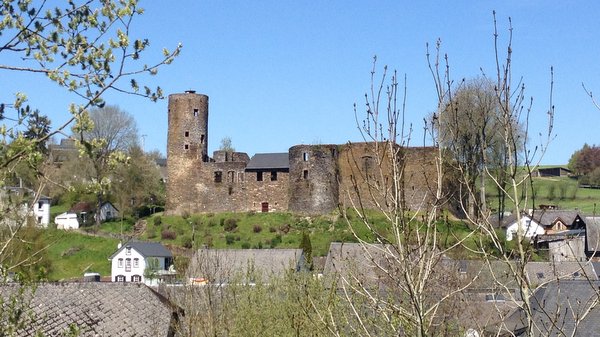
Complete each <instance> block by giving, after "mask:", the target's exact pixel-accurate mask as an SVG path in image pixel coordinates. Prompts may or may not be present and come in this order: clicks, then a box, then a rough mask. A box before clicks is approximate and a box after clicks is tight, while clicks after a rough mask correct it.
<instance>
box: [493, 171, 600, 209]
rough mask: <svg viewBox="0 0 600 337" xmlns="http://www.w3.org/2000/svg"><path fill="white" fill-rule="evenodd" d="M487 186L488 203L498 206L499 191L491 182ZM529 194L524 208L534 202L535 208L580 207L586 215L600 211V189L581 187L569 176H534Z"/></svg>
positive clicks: (528, 187)
mask: <svg viewBox="0 0 600 337" xmlns="http://www.w3.org/2000/svg"><path fill="white" fill-rule="evenodd" d="M486 188H487V189H486V198H487V200H488V203H489V204H490V205H491V207H493V208H497V205H498V199H497V198H498V194H497V192H496V191H495V189H494V188H493V185H492V184H491V183H488V184H487V187H486ZM527 194H528V196H529V199H528V200H527V204H523V205H522V208H533V206H534V204H535V208H539V205H556V206H558V207H559V208H560V209H579V210H580V211H581V212H582V213H583V214H586V215H588V214H589V215H591V214H593V213H594V212H595V211H596V212H598V211H600V209H598V210H595V208H596V204H598V205H597V206H600V189H590V188H580V187H578V185H577V180H575V179H572V178H568V177H536V178H533V189H531V185H528V186H527ZM521 195H523V194H521ZM531 196H533V198H532V197H531ZM507 205H509V203H508V202H507ZM507 210H508V209H507Z"/></svg>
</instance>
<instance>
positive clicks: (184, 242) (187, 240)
mask: <svg viewBox="0 0 600 337" xmlns="http://www.w3.org/2000/svg"><path fill="white" fill-rule="evenodd" d="M181 245H182V246H183V247H185V248H192V238H191V237H189V236H184V237H183V238H182V239H181Z"/></svg>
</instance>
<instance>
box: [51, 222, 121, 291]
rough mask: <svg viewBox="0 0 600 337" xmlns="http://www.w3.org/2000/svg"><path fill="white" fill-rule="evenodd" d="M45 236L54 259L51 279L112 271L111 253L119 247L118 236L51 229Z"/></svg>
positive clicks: (107, 273)
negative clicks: (116, 237) (100, 235)
mask: <svg viewBox="0 0 600 337" xmlns="http://www.w3.org/2000/svg"><path fill="white" fill-rule="evenodd" d="M43 240H44V243H45V244H46V245H47V247H48V248H47V256H48V258H49V259H50V260H51V261H52V267H51V268H50V273H49V275H48V278H49V279H50V280H61V279H70V278H81V277H82V276H83V273H85V272H97V273H100V274H101V275H110V262H109V261H108V257H109V256H110V255H111V254H112V253H114V251H115V250H116V249H117V243H118V240H117V239H110V238H103V237H95V236H89V235H84V234H81V233H77V232H71V231H63V230H55V229H47V230H44V233H43Z"/></svg>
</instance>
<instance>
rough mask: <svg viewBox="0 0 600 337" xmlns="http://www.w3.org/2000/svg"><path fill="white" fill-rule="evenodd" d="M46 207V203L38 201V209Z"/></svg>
mask: <svg viewBox="0 0 600 337" xmlns="http://www.w3.org/2000/svg"><path fill="white" fill-rule="evenodd" d="M42 207H44V203H43V202H42V201H40V202H38V209H42Z"/></svg>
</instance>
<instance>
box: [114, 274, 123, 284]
mask: <svg viewBox="0 0 600 337" xmlns="http://www.w3.org/2000/svg"><path fill="white" fill-rule="evenodd" d="M115 282H125V276H123V275H117V276H115Z"/></svg>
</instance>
